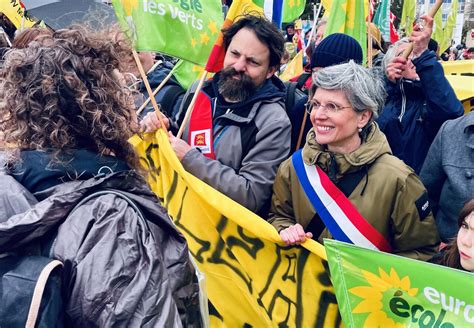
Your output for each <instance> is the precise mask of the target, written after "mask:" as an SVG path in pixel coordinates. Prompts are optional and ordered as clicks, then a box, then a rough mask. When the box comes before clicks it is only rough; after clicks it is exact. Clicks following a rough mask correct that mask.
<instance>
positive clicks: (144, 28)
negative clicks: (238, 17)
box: [112, 0, 223, 66]
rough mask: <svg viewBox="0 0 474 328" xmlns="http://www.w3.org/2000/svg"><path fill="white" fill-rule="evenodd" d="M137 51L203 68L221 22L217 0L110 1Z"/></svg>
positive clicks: (219, 6) (219, 3) (219, 2)
mask: <svg viewBox="0 0 474 328" xmlns="http://www.w3.org/2000/svg"><path fill="white" fill-rule="evenodd" d="M112 3H113V5H114V8H115V12H116V14H117V18H118V19H119V22H120V24H121V26H122V28H123V29H124V31H125V32H126V33H127V35H128V36H129V37H130V38H131V39H132V40H133V43H134V47H135V49H136V50H138V51H159V52H162V53H165V54H168V55H171V56H174V57H178V58H182V59H185V60H187V61H190V62H193V63H195V64H198V65H201V66H203V65H205V64H206V62H207V58H208V57H209V54H210V52H211V48H212V46H213V45H214V42H215V40H216V38H217V36H218V35H219V31H220V28H221V25H222V22H223V14H222V10H221V1H219V0H159V1H158V0H113V1H112Z"/></svg>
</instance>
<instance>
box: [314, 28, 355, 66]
mask: <svg viewBox="0 0 474 328" xmlns="http://www.w3.org/2000/svg"><path fill="white" fill-rule="evenodd" d="M351 59H352V60H354V61H355V62H356V63H358V64H362V48H361V47H360V44H359V42H357V40H356V39H354V38H353V37H350V36H349V35H346V34H342V33H334V34H331V35H328V36H327V37H325V38H324V39H323V41H321V43H320V44H319V45H318V46H317V47H316V49H314V51H313V55H312V56H311V68H315V67H329V66H332V65H337V64H343V63H345V62H348V61H349V60H351Z"/></svg>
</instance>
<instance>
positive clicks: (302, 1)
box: [282, 0, 306, 23]
mask: <svg viewBox="0 0 474 328" xmlns="http://www.w3.org/2000/svg"><path fill="white" fill-rule="evenodd" d="M305 6H306V0H283V13H282V22H283V23H290V22H293V21H294V20H296V19H298V18H299V17H300V16H301V14H302V13H303V11H304V7H305Z"/></svg>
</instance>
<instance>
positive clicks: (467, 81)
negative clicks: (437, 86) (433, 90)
mask: <svg viewBox="0 0 474 328" xmlns="http://www.w3.org/2000/svg"><path fill="white" fill-rule="evenodd" d="M446 79H447V80H448V81H449V84H451V87H452V88H453V89H454V93H456V96H457V97H458V99H459V100H461V101H463V100H466V99H470V98H472V97H474V76H463V75H446Z"/></svg>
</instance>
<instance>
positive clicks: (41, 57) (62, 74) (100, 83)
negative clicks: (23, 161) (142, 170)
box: [0, 25, 139, 169]
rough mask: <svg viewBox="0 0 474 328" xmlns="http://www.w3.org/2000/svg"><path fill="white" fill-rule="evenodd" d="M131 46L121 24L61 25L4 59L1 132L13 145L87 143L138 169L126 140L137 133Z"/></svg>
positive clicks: (59, 146)
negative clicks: (124, 68)
mask: <svg viewBox="0 0 474 328" xmlns="http://www.w3.org/2000/svg"><path fill="white" fill-rule="evenodd" d="M130 51H131V49H130V46H129V44H128V42H127V40H126V39H125V38H124V35H123V34H122V33H121V32H120V30H119V29H118V27H112V28H111V29H109V30H104V31H101V32H92V31H90V30H87V29H86V28H85V27H84V26H77V25H76V26H73V27H70V28H67V29H61V30H57V31H55V32H53V33H52V35H51V36H50V37H48V36H43V38H41V40H35V41H33V42H31V43H30V44H29V46H28V47H26V48H24V49H13V50H11V51H10V52H9V53H8V55H7V56H6V58H5V64H4V74H2V75H3V76H2V78H1V79H0V99H1V101H0V117H1V127H0V132H3V133H4V141H5V143H6V144H7V145H13V146H10V149H12V148H13V149H35V150H45V151H54V152H56V154H58V153H59V152H60V151H65V150H73V149H88V150H91V151H94V152H97V153H99V154H102V155H104V154H113V155H115V156H116V157H117V158H120V159H122V160H124V161H125V162H127V164H129V166H130V167H131V168H136V169H137V168H139V164H138V163H139V162H138V156H137V155H136V154H135V152H134V150H133V148H132V146H131V145H130V144H129V143H128V142H127V140H128V138H129V137H130V136H132V135H133V134H134V133H136V132H137V131H138V124H137V123H136V117H135V113H134V105H133V97H132V94H131V93H130V91H129V90H128V89H127V88H125V86H124V84H123V82H122V77H121V74H120V73H118V72H119V71H120V70H121V58H124V57H125V56H129V54H130Z"/></svg>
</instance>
